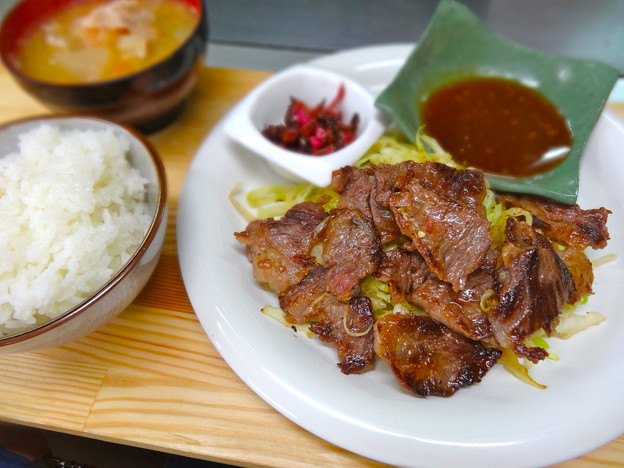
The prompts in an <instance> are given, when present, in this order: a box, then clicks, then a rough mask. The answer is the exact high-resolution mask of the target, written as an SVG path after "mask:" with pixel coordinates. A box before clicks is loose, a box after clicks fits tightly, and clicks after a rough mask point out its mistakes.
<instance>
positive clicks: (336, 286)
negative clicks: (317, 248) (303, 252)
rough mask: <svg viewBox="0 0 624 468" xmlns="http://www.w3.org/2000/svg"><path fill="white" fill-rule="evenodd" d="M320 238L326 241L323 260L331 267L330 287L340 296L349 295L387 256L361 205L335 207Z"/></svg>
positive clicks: (347, 296)
mask: <svg viewBox="0 0 624 468" xmlns="http://www.w3.org/2000/svg"><path fill="white" fill-rule="evenodd" d="M318 239H319V240H322V241H323V253H322V255H321V258H322V259H323V264H324V265H325V266H327V267H328V268H329V271H328V273H327V289H328V291H329V292H331V293H332V294H334V295H336V296H337V297H338V298H339V299H343V300H346V299H348V298H349V297H350V296H351V294H352V291H353V290H354V289H355V288H356V287H357V286H358V284H359V282H360V280H361V279H363V278H364V277H366V276H368V275H370V274H372V273H374V272H375V271H376V270H377V268H378V267H379V264H380V263H381V260H382V259H383V252H382V250H381V244H380V242H379V234H378V233H377V230H376V229H375V226H374V225H373V222H372V221H371V220H370V218H367V217H366V216H365V215H364V214H362V212H361V211H359V210H357V209H353V210H349V209H335V210H332V211H331V212H330V214H329V217H328V219H327V220H326V221H325V223H324V225H323V227H322V229H321V230H320V232H319V234H318Z"/></svg>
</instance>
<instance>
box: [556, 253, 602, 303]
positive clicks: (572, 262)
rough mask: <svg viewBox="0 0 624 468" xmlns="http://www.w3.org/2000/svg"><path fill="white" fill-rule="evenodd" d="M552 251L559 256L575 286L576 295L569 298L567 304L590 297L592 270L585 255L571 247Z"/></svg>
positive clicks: (591, 292)
mask: <svg viewBox="0 0 624 468" xmlns="http://www.w3.org/2000/svg"><path fill="white" fill-rule="evenodd" d="M553 250H554V251H555V252H556V253H557V255H559V258H560V259H561V260H562V261H563V263H564V264H565V266H566V267H567V269H568V271H569V272H570V274H571V275H572V278H574V284H575V285H576V293H575V294H573V295H572V297H570V299H569V300H568V304H574V303H575V302H577V301H579V300H580V299H581V298H582V297H583V296H590V295H592V294H593V293H594V291H593V290H592V285H593V284H594V270H593V266H592V263H591V260H590V259H589V258H587V255H585V253H584V252H581V251H580V250H578V249H575V248H573V247H565V248H559V247H554V248H553Z"/></svg>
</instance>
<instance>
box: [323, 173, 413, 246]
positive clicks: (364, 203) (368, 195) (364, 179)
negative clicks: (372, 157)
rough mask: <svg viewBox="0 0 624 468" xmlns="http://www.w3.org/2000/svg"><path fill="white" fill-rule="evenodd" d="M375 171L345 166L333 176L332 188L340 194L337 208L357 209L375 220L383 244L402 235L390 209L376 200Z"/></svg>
mask: <svg viewBox="0 0 624 468" xmlns="http://www.w3.org/2000/svg"><path fill="white" fill-rule="evenodd" d="M375 173H376V171H375V169H374V167H373V168H366V169H358V168H357V167H354V166H345V167H343V168H341V169H339V170H337V171H334V173H333V174H332V187H333V189H334V190H335V191H336V192H337V193H339V194H340V200H339V201H338V205H337V208H348V209H353V208H357V209H358V210H360V211H361V212H362V213H363V214H364V215H365V216H367V217H369V218H370V219H372V220H373V223H374V225H375V228H376V229H377V231H378V232H379V238H380V240H381V242H382V244H383V243H387V242H390V241H393V240H395V239H397V238H398V237H399V236H400V235H401V231H400V230H399V226H397V224H396V221H395V220H394V213H392V210H390V208H387V207H385V206H382V205H381V204H379V203H378V202H377V200H376V194H377V182H376V178H375Z"/></svg>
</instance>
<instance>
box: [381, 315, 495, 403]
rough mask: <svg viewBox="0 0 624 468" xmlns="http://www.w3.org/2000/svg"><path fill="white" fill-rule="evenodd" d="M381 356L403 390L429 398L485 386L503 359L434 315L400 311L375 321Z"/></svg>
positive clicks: (491, 349)
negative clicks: (480, 384)
mask: <svg viewBox="0 0 624 468" xmlns="http://www.w3.org/2000/svg"><path fill="white" fill-rule="evenodd" d="M375 352H376V353H377V354H378V355H379V356H380V357H381V358H383V359H385V360H386V361H387V362H388V365H389V366H390V369H391V370H392V373H393V374H394V376H395V378H396V380H397V382H398V383H399V384H400V385H401V386H402V387H403V388H405V389H406V390H408V391H410V392H413V393H415V394H416V395H419V396H423V397H425V396H429V395H435V396H443V397H449V396H451V395H453V394H454V393H455V392H456V391H457V390H459V389H460V388H462V387H466V386H468V385H472V384H473V383H475V382H480V381H481V379H482V378H483V376H484V375H485V374H486V373H487V371H489V370H490V369H491V368H492V366H493V365H494V364H495V363H496V361H497V360H498V358H499V357H500V355H501V352H500V351H499V350H497V349H495V348H485V347H484V346H483V345H481V343H479V342H478V341H473V340H470V339H468V338H466V337H464V336H462V335H460V334H459V333H455V332H454V331H453V330H451V329H449V328H447V327H445V326H444V325H442V324H441V323H439V322H436V321H435V320H433V319H432V318H431V317H427V316H420V315H415V314H398V313H395V314H389V315H386V316H384V317H382V318H381V319H379V320H378V321H377V322H376V323H375Z"/></svg>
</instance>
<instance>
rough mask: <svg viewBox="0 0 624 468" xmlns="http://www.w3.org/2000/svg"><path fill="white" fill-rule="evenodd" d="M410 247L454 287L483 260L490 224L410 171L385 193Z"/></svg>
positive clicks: (458, 286)
mask: <svg viewBox="0 0 624 468" xmlns="http://www.w3.org/2000/svg"><path fill="white" fill-rule="evenodd" d="M385 199H386V201H387V204H388V206H389V207H390V208H391V209H392V211H393V212H394V215H395V218H396V221H397V224H398V225H399V228H400V229H401V232H403V234H405V235H407V236H408V237H410V239H411V240H412V242H411V244H407V245H405V248H407V249H408V250H417V251H418V252H419V253H420V254H421V255H422V257H423V258H424V259H425V261H426V262H427V265H428V266H429V269H430V270H431V271H432V272H433V273H434V274H435V275H436V276H437V277H438V278H439V279H441V280H443V281H446V282H448V283H451V284H452V285H453V290H455V291H459V290H461V289H463V288H464V287H465V286H466V279H467V277H468V275H470V273H472V272H473V271H475V270H476V269H477V268H478V267H479V266H480V265H481V263H482V261H483V258H484V256H485V255H486V254H487V252H488V250H489V248H490V245H491V244H492V240H491V238H490V234H489V228H490V224H489V222H488V221H487V219H486V218H485V217H484V216H482V215H480V214H479V212H478V211H476V210H474V209H472V208H469V207H468V206H467V205H465V204H463V203H460V202H458V201H455V200H451V199H448V198H445V197H441V196H439V195H437V194H436V193H435V192H432V191H431V190H428V189H426V188H424V187H423V186H422V185H421V184H420V183H419V182H418V180H417V179H416V178H415V177H414V175H413V174H412V173H411V172H407V173H406V174H405V175H403V176H401V177H400V178H399V179H398V181H397V183H396V185H395V186H394V187H393V188H392V190H391V191H390V192H389V193H388V194H387V195H386V196H385Z"/></svg>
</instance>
